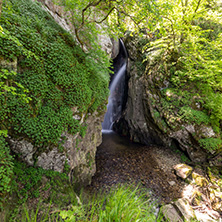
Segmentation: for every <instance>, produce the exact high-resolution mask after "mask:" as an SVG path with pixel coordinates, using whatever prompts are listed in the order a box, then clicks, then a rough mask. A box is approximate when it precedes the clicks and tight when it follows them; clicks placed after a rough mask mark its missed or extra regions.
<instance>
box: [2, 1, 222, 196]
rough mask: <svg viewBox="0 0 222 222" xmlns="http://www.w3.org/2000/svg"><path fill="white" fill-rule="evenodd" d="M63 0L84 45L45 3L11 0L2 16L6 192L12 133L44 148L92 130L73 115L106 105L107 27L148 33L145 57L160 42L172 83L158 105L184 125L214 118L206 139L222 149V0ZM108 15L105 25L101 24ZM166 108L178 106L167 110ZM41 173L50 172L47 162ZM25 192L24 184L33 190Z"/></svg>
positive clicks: (209, 146)
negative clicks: (102, 38) (103, 40)
mask: <svg viewBox="0 0 222 222" xmlns="http://www.w3.org/2000/svg"><path fill="white" fill-rule="evenodd" d="M56 2H57V3H58V4H61V5H62V6H64V7H65V10H67V11H70V12H71V14H70V19H71V22H72V23H73V25H74V28H75V35H76V38H77V40H78V43H79V44H80V45H78V44H77V41H75V40H74V39H73V37H72V36H71V35H70V34H69V33H68V32H66V31H64V30H63V29H62V28H61V27H60V26H59V25H58V24H57V23H56V22H55V21H54V20H53V19H52V18H51V17H50V15H49V14H48V13H47V12H45V11H43V10H42V9H41V5H40V4H39V3H37V2H33V1H31V0H20V1H17V0H7V1H5V2H4V5H3V10H2V13H1V18H0V25H1V26H0V45H1V48H0V66H1V67H0V68H1V69H0V107H1V109H0V151H1V156H0V161H1V162H0V178H1V182H0V192H1V195H0V198H1V199H3V198H4V197H5V195H6V193H7V192H8V191H9V190H10V178H11V176H12V174H13V172H12V168H13V163H12V157H11V155H10V153H9V148H8V145H7V143H6V141H5V137H6V136H7V135H9V136H10V135H13V137H23V138H26V139H27V140H29V141H30V142H32V143H33V144H34V145H35V146H36V147H38V148H39V150H40V151H41V150H42V149H44V148H45V147H46V146H49V145H57V144H58V142H59V140H60V139H61V134H62V133H63V132H64V131H68V132H69V133H70V134H76V133H77V132H80V133H82V134H84V132H83V131H84V129H85V128H84V127H83V126H81V124H80V120H77V119H75V118H73V116H74V115H75V114H77V115H79V116H80V117H83V116H84V115H83V114H87V113H92V112H94V111H95V110H98V109H104V107H105V104H106V99H107V96H108V82H109V75H108V72H109V65H110V64H109V59H108V57H107V55H105V53H104V52H103V51H102V50H101V47H100V46H99V44H98V38H97V36H98V34H101V33H103V32H104V31H106V32H108V33H110V35H118V36H123V35H124V33H125V32H126V31H128V30H130V31H134V32H136V33H137V34H138V35H141V36H145V38H146V40H145V41H144V42H141V45H142V46H144V52H143V58H144V59H145V61H146V58H148V57H149V56H150V52H152V51H153V50H156V49H161V50H162V52H161V53H162V54H161V55H159V56H160V58H161V61H162V62H161V66H159V69H158V70H157V71H158V72H157V73H158V75H159V77H160V78H162V80H164V79H165V80H167V82H168V83H169V84H168V87H166V88H163V90H161V93H162V95H163V100H162V101H161V104H160V105H161V108H162V109H161V110H158V111H160V112H162V113H163V114H160V113H158V112H157V113H156V115H157V116H161V117H164V118H165V121H166V124H169V125H170V124H171V122H172V121H178V122H180V123H181V125H182V124H183V123H188V124H189V123H193V122H195V123H196V124H197V125H200V124H203V123H204V124H205V125H209V126H211V127H212V128H213V130H214V136H213V137H212V138H206V137H204V136H203V137H202V138H201V139H200V140H199V144H200V145H201V146H202V147H203V148H204V149H206V150H207V151H210V152H212V153H214V154H215V153H219V152H221V148H222V140H221V136H222V130H221V124H222V111H221V110H222V107H221V104H222V71H221V67H222V45H221V42H222V34H221V31H222V15H221V13H222V11H221V8H220V7H219V6H218V5H217V4H216V2H213V1H207V0H191V1H176V2H175V1H173V0H170V1H167V2H166V1H162V0H160V1H157V2H154V1H147V0H142V1H137V0H130V1H129V0H125V1H115V0H110V1H101V0H98V1H89V0H84V1H73V0H61V1H59V2H58V1H56ZM1 3H2V2H1V1H0V5H1ZM95 18H99V19H98V20H97V19H95ZM105 20H106V21H107V25H106V26H104V28H105V29H98V25H99V24H101V23H102V22H103V21H105ZM147 42H148V44H147V45H146V43H147ZM160 58H159V59H160ZM191 101H192V103H191ZM172 106H174V107H176V112H175V109H172ZM165 111H166V113H168V114H169V113H170V115H168V114H167V115H166V116H164V113H165ZM19 167H20V168H22V167H21V166H18V164H17V165H16V168H15V170H14V174H15V175H16V173H17V174H18V178H20V177H19V175H20V176H21V172H20V171H18V169H20V168H19ZM16 170H17V171H16ZM32 171H33V172H34V171H35V170H34V169H32ZM40 171H41V170H40ZM39 174H40V175H41V176H42V175H43V172H42V171H41V172H38V175H39ZM45 174H47V173H46V172H45ZM21 177H22V176H21ZM18 178H17V179H18ZM37 182H39V180H38V181H37ZM23 185H24V184H23ZM34 185H36V184H34ZM34 185H33V187H34ZM24 186H25V185H24ZM33 187H32V188H31V190H32V189H33ZM19 192H20V191H19ZM24 192H25V191H24ZM32 195H37V194H36V193H33V194H32ZM26 197H27V196H26V194H24V199H25V198H26Z"/></svg>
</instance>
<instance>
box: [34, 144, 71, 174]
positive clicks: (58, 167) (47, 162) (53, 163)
mask: <svg viewBox="0 0 222 222" xmlns="http://www.w3.org/2000/svg"><path fill="white" fill-rule="evenodd" d="M66 159H67V158H66V156H65V154H64V153H60V152H59V151H58V149H57V148H54V149H53V150H50V151H49V152H48V153H46V152H44V153H42V154H41V155H40V156H38V160H37V163H36V165H37V166H38V167H42V168H43V169H46V170H54V171H58V172H60V173H62V171H63V168H64V164H65V160H66Z"/></svg>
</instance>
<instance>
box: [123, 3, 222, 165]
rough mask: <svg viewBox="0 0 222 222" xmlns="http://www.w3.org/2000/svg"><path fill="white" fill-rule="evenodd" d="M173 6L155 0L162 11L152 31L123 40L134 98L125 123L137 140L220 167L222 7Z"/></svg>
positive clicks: (221, 142)
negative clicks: (179, 150) (176, 148)
mask: <svg viewBox="0 0 222 222" xmlns="http://www.w3.org/2000/svg"><path fill="white" fill-rule="evenodd" d="M176 2H177V3H175V1H167V2H166V1H158V3H157V4H158V7H159V8H160V9H161V7H162V9H163V10H162V11H160V12H159V13H160V17H161V18H160V19H159V20H153V26H154V27H153V28H152V31H153V32H152V33H151V32H150V31H149V30H147V29H144V30H145V31H144V32H143V33H142V36H143V37H138V36H136V37H135V38H133V37H132V36H129V37H128V38H127V39H126V45H127V46H128V49H129V54H130V57H131V58H132V60H131V73H130V76H131V79H130V81H129V85H130V87H129V94H130V96H131V97H132V96H133V98H132V100H131V99H130V98H129V101H128V107H127V111H126V112H125V113H126V114H125V116H124V119H125V122H127V125H126V124H125V123H124V121H123V125H126V126H127V127H128V128H131V129H130V130H128V132H129V134H131V137H132V138H135V139H136V140H139V141H141V142H148V143H149V142H153V140H156V141H155V142H159V141H162V142H163V143H164V144H166V145H171V144H176V145H179V146H180V147H181V148H182V149H183V150H185V151H187V153H188V154H189V156H190V158H191V159H192V160H194V161H197V162H202V161H205V160H207V159H208V160H209V159H211V158H214V157H215V158H217V162H215V161H214V162H213V163H214V164H219V165H221V160H222V159H220V158H219V156H218V155H219V154H221V152H222V112H221V111H222V69H221V68H222V45H221V42H222V23H221V22H222V11H221V5H217V4H216V2H213V1H212V2H210V3H209V1H196V0H192V1H189V2H187V1H176ZM133 44H134V45H133ZM135 49H136V51H135ZM135 56H136V58H135ZM135 61H136V62H135ZM142 62H143V65H141V64H142ZM137 89H142V90H143V93H141V92H138V91H137ZM136 97H138V98H136ZM141 97H142V98H141ZM135 98H136V99H135ZM134 100H135V101H136V102H137V103H138V104H136V103H135V102H134ZM138 101H141V102H138ZM131 104H132V107H131ZM132 110H134V112H132ZM139 112H140V116H143V117H138V113H139ZM144 122H146V124H145V125H144ZM141 132H142V133H141ZM141 134H142V135H141Z"/></svg>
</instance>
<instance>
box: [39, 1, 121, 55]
mask: <svg viewBox="0 0 222 222" xmlns="http://www.w3.org/2000/svg"><path fill="white" fill-rule="evenodd" d="M38 1H39V2H41V3H42V7H43V9H44V10H46V11H47V12H49V13H50V15H51V16H52V17H53V18H54V20H55V21H56V22H57V23H58V24H59V25H60V26H61V27H62V28H64V29H65V30H66V31H68V32H70V33H71V34H72V35H73V37H74V38H75V39H76V37H75V31H74V26H73V24H72V23H71V22H70V21H69V17H70V16H69V15H70V12H67V11H65V10H64V8H63V7H62V6H59V5H55V4H54V3H53V1H52V0H38ZM97 28H98V30H102V26H101V24H97ZM76 41H77V42H78V40H77V39H76ZM98 41H99V44H100V45H101V48H102V50H103V51H104V52H106V53H107V54H108V55H109V56H110V58H112V59H114V58H115V57H116V56H117V55H118V52H119V45H118V41H114V40H112V39H111V38H110V37H109V35H108V34H107V33H105V32H103V33H102V34H100V35H98Z"/></svg>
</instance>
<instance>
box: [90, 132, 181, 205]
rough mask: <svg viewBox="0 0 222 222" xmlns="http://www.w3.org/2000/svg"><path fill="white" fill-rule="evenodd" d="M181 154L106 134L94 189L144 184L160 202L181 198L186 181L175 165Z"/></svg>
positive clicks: (98, 150) (98, 156)
mask: <svg viewBox="0 0 222 222" xmlns="http://www.w3.org/2000/svg"><path fill="white" fill-rule="evenodd" d="M180 162H181V160H180V155H179V154H177V153H175V152H173V151H172V150H170V149H167V148H165V147H155V146H150V147H148V146H143V145H141V144H135V143H132V142H130V141H129V140H128V139H126V138H124V137H120V136H119V135H117V134H115V133H109V134H103V143H102V144H101V145H100V146H99V147H98V149H97V154H96V169H97V171H96V174H95V176H94V177H93V179H92V184H91V186H89V187H88V188H89V189H90V190H94V191H96V190H102V189H106V190H107V189H109V188H111V187H112V186H115V185H117V184H120V183H124V184H126V183H127V184H135V185H138V184H140V185H141V186H142V187H144V188H147V189H150V190H151V191H152V193H153V197H154V198H155V199H157V200H158V202H159V203H162V204H163V203H169V202H170V201H172V200H175V199H177V198H180V197H181V195H182V194H181V193H182V189H183V186H184V182H183V181H182V180H181V179H180V178H178V177H177V176H176V175H175V173H174V171H173V166H174V165H175V164H178V163H180Z"/></svg>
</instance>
